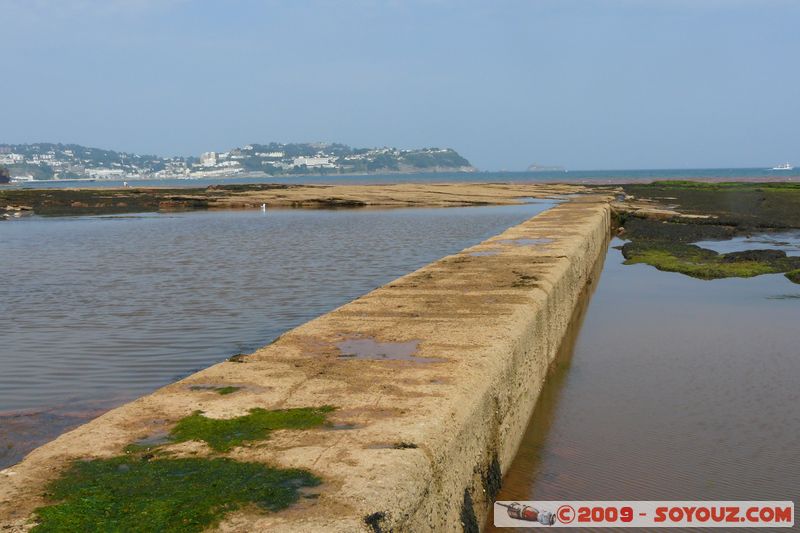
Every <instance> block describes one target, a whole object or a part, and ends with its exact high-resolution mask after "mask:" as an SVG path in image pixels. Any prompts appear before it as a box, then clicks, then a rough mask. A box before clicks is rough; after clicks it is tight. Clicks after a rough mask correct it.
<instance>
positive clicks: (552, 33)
mask: <svg viewBox="0 0 800 533" xmlns="http://www.w3.org/2000/svg"><path fill="white" fill-rule="evenodd" d="M0 27H2V37H0V38H1V39H2V43H3V44H2V48H0V54H1V55H0V57H1V58H2V60H1V61H0V65H2V69H0V72H2V74H0V142H9V143H15V142H34V141H55V142H58V141H60V142H76V143H81V144H87V145H92V146H98V147H103V148H113V149H118V150H130V151H136V152H147V153H157V154H161V155H177V154H181V155H189V154H197V153H199V152H201V151H204V150H210V149H215V150H220V149H225V148H230V147H233V146H238V145H243V144H247V143H249V142H269V141H273V140H274V141H338V142H344V143H348V144H351V145H356V146H378V145H390V146H397V147H401V148H405V147H420V146H450V147H453V148H455V149H457V150H458V151H459V152H461V153H462V154H463V155H464V156H466V157H467V158H468V159H470V160H471V161H472V162H473V163H474V164H475V165H477V166H479V167H481V168H483V169H501V168H505V169H522V168H524V167H526V166H527V165H528V164H530V163H531V162H533V161H537V162H540V163H545V164H561V165H566V166H567V167H569V168H573V169H578V168H590V169H597V168H664V167H719V166H763V165H768V164H773V163H777V162H782V161H784V160H789V161H793V162H795V163H800V134H798V130H797V128H798V125H800V60H799V59H800V2H798V1H796V0H525V1H523V0H519V1H513V0H508V1H506V0H486V1H484V2H476V1H470V0H408V1H399V0H397V1H388V0H387V1H378V0H372V1H370V0H360V1H357V0H352V1H347V0H341V1H321V0H317V1H303V0H286V1H247V0H227V1H216V2H215V1H199V0H198V1H191V0H183V1H181V0H128V1H123V0H51V1H45V0H0Z"/></svg>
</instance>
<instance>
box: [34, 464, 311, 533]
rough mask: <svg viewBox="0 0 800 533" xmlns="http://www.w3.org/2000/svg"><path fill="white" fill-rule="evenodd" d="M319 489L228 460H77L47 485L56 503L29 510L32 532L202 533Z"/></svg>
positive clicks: (301, 475)
mask: <svg viewBox="0 0 800 533" xmlns="http://www.w3.org/2000/svg"><path fill="white" fill-rule="evenodd" d="M319 483H320V480H319V479H318V478H317V477H316V476H314V475H313V474H311V473H309V472H306V471H304V470H297V469H277V468H271V467H268V466H266V465H263V464H260V463H246V462H238V461H234V460H231V459H227V458H207V459H199V458H176V459H153V460H146V459H144V458H143V457H141V456H134V457H116V458H112V459H95V460H92V461H76V462H74V463H72V465H71V467H70V468H69V470H67V471H66V472H65V473H64V474H63V475H62V476H61V478H59V479H57V480H56V481H54V482H52V483H50V485H49V486H48V488H47V491H48V492H47V494H46V495H47V498H48V499H49V500H51V501H54V502H57V503H53V504H52V505H48V506H46V507H42V508H39V509H38V510H37V511H36V518H37V521H38V524H37V525H36V526H35V527H34V528H33V531H35V532H36V533H46V532H56V531H58V532H64V531H160V532H175V533H177V532H194V531H203V530H205V529H207V528H208V527H209V526H213V525H215V524H217V523H218V522H219V521H220V520H221V519H222V518H223V517H224V516H225V515H226V514H227V513H230V512H231V511H235V510H236V509H239V508H241V507H243V506H245V505H250V504H254V505H256V506H258V507H259V508H261V509H264V510H266V511H278V510H281V509H284V508H286V507H288V506H289V505H291V504H292V503H294V502H296V501H297V500H298V498H299V497H300V493H299V492H298V489H299V488H302V487H314V486H317V485H319Z"/></svg>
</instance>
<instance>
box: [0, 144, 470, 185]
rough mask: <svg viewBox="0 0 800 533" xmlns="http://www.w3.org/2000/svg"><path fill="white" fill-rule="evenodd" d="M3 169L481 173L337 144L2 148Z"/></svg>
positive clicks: (25, 176) (462, 165) (423, 152)
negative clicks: (159, 150) (152, 150)
mask: <svg viewBox="0 0 800 533" xmlns="http://www.w3.org/2000/svg"><path fill="white" fill-rule="evenodd" d="M3 167H5V168H3ZM0 169H2V170H0V179H2V178H3V177H5V180H10V181H12V182H25V181H36V180H136V179H195V178H208V177H226V176H237V175H265V176H286V175H309V174H364V173H392V172H442V171H457V172H473V171H475V170H476V169H475V168H474V167H473V166H472V165H471V164H470V163H469V161H467V160H466V159H465V158H463V157H462V156H461V155H459V154H458V153H457V152H456V151H455V150H452V149H450V148H421V149H414V150H400V149H397V148H386V147H384V148H351V147H350V146H347V145H344V144H336V143H289V144H283V143H271V144H248V145H247V146H243V147H241V148H233V149H231V150H228V151H225V152H205V153H203V154H201V155H200V156H199V157H159V156H153V155H139V154H133V153H127V152H116V151H113V150H102V149H99V148H90V147H86V146H80V145H75V144H51V143H35V144H0Z"/></svg>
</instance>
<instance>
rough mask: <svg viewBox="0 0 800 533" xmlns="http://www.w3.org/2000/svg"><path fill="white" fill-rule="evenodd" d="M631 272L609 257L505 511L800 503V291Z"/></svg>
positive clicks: (549, 390) (538, 417)
mask: <svg viewBox="0 0 800 533" xmlns="http://www.w3.org/2000/svg"><path fill="white" fill-rule="evenodd" d="M785 237H786V235H782V236H779V237H776V239H777V240H780V241H781V242H785ZM618 244H620V242H619V241H616V242H614V243H613V244H612V245H618ZM718 245H719V247H720V248H721V249H725V250H727V249H728V248H733V247H734V246H736V245H737V243H736V242H734V243H727V244H722V243H718ZM784 246H785V245H784ZM750 247H753V246H750ZM758 247H762V248H763V247H766V246H763V245H762V246H758ZM622 261H623V258H622V255H621V253H620V252H619V251H618V250H615V249H613V248H612V249H610V250H609V252H608V256H607V258H606V261H605V265H604V267H603V272H602V275H601V277H600V280H599V283H598V287H597V290H596V292H595V293H594V295H593V296H592V297H591V300H590V302H589V305H588V310H587V312H586V314H585V317H584V318H583V324H582V326H580V328H579V330H578V331H576V333H575V335H574V337H573V338H571V339H569V338H568V339H567V347H566V350H564V352H563V353H562V354H561V355H560V356H559V358H558V359H557V361H556V364H554V366H553V369H552V371H551V375H550V377H549V380H548V382H547V383H546V385H545V387H544V389H543V392H542V395H541V398H540V400H539V403H538V404H537V407H536V410H535V412H534V414H533V417H532V418H531V420H530V423H529V426H528V429H527V432H526V434H525V437H524V440H523V442H522V445H521V447H520V449H519V452H518V454H517V457H516V458H515V460H514V461H513V463H512V465H511V467H510V469H509V471H508V474H507V475H506V477H505V479H504V480H503V486H502V489H501V492H500V494H499V495H498V496H497V499H498V500H540V501H541V500H794V501H795V502H798V501H800V328H798V325H800V286H798V285H795V284H792V283H791V282H789V281H788V280H787V279H786V278H784V277H783V276H782V275H768V276H759V277H756V278H751V279H723V280H713V281H703V280H696V279H693V278H689V277H686V276H684V275H682V274H676V273H666V272H659V271H657V270H656V269H654V268H653V267H650V266H647V265H632V266H624V265H623V264H622ZM488 522H489V524H488V528H487V530H488V531H507V530H508V529H500V528H494V527H493V526H492V525H491V522H492V517H491V516H489V520H488ZM693 530H694V531H699V530H700V529H693ZM601 531H602V530H601ZM605 531H607V530H605ZM621 531H631V529H627V530H621ZM711 531H721V530H720V529H716V530H711ZM759 531H766V529H760V530H759ZM782 531H786V529H782Z"/></svg>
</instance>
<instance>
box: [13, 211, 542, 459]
mask: <svg viewBox="0 0 800 533" xmlns="http://www.w3.org/2000/svg"><path fill="white" fill-rule="evenodd" d="M552 205H553V202H539V203H535V204H529V205H520V206H506V207H474V208H450V209H397V210H383V211H381V210H339V211H322V210H320V211H307V210H284V211H280V210H276V211H268V212H267V213H261V212H260V211H239V212H221V211H216V212H193V213H183V214H146V215H124V216H99V217H76V218H40V217H32V218H30V219H24V220H19V221H13V222H0V272H2V273H3V283H2V284H0V315H1V316H2V317H3V328H2V332H0V468H2V467H4V466H8V465H9V464H13V463H14V462H16V461H18V460H19V459H20V458H21V457H22V456H23V455H24V453H26V452H27V451H29V450H30V449H32V448H33V447H35V446H37V445H39V444H42V443H43V442H46V441H47V440H49V439H51V438H53V437H54V436H56V435H58V434H59V433H61V432H62V431H65V430H67V429H69V428H71V427H74V426H76V425H78V424H80V423H81V422H84V421H86V420H88V419H90V418H92V417H94V416H97V415H98V414H100V413H102V412H103V411H104V410H107V409H109V408H111V407H113V406H115V405H119V404H121V403H124V402H126V401H128V400H131V399H133V398H136V397H138V396H141V395H143V394H146V393H148V392H151V391H152V390H154V389H156V388H158V387H160V386H162V385H165V384H167V383H170V382H172V381H174V380H176V379H178V378H181V377H184V376H186V375H188V374H190V373H192V372H194V371H197V370H199V369H202V368H205V367H207V366H209V365H211V364H214V363H217V362H219V361H222V360H224V359H226V358H227V357H229V356H231V355H233V354H236V353H240V352H245V353H247V352H250V351H252V350H255V349H256V348H258V347H260V346H263V345H264V344H266V343H268V342H269V341H270V340H272V339H273V338H275V337H276V336H278V335H279V334H281V333H282V332H284V331H286V330H288V329H290V328H292V327H295V326H297V325H299V324H302V323H304V322H306V321H308V320H310V319H312V318H314V317H316V316H319V315H321V314H323V313H325V312H327V311H329V310H331V309H334V308H336V307H338V306H339V305H342V304H344V303H346V302H348V301H350V300H352V299H354V298H357V297H358V296H360V295H362V294H364V293H366V292H368V291H370V290H372V289H374V288H376V287H378V286H380V285H383V284H385V283H387V282H389V281H391V280H393V279H395V278H397V277H399V276H401V275H403V274H406V273H407V272H410V271H412V270H415V269H416V268H418V267H420V266H423V265H425V264H427V263H429V262H431V261H433V260H436V259H438V258H440V257H442V256H444V255H447V254H449V253H453V252H456V251H459V250H461V249H463V248H465V247H467V246H470V245H473V244H476V243H478V242H480V241H482V240H484V239H486V238H488V237H490V236H492V235H496V234H497V233H500V232H501V231H503V230H505V229H506V228H508V227H510V226H513V225H515V224H518V223H520V222H522V221H524V220H526V219H527V218H529V217H531V216H533V215H535V214H536V213H538V212H541V211H543V210H544V209H546V208H548V207H550V206H552ZM361 348H363V346H362V347H361Z"/></svg>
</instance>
